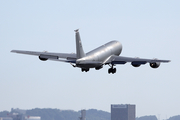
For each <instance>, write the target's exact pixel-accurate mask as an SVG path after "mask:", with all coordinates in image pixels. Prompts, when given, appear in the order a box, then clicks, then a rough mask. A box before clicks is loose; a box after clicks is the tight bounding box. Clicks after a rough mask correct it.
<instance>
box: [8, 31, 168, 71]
mask: <svg viewBox="0 0 180 120" xmlns="http://www.w3.org/2000/svg"><path fill="white" fill-rule="evenodd" d="M75 33H76V35H75V38H76V54H71V53H51V52H47V51H45V52H35V51H23V50H12V51H11V52H15V53H21V54H28V55H35V56H38V57H39V59H40V60H42V61H46V60H54V61H61V62H66V63H70V64H71V65H72V66H73V67H79V68H81V71H82V72H83V71H85V72H87V71H89V69H90V68H95V69H96V70H99V69H101V68H102V67H103V65H109V66H110V68H109V70H108V73H109V74H110V73H112V74H114V73H116V68H114V66H115V65H116V64H125V63H127V62H130V63H131V65H132V66H134V67H139V66H140V65H144V64H146V63H149V64H150V66H151V67H152V68H158V67H159V66H160V63H161V62H164V63H166V62H170V60H158V59H141V58H131V57H123V56H119V55H120V54H121V51H122V45H121V43H120V42H118V41H110V42H108V43H106V44H104V45H102V46H100V47H98V48H96V49H94V50H92V51H90V52H88V53H84V50H83V47H82V42H81V38H80V34H79V29H77V30H75Z"/></svg>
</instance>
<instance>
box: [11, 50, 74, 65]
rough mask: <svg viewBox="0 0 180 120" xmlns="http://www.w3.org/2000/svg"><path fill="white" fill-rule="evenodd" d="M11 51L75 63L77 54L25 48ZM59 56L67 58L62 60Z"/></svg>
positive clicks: (44, 58)
mask: <svg viewBox="0 0 180 120" xmlns="http://www.w3.org/2000/svg"><path fill="white" fill-rule="evenodd" d="M11 52H14V53H20V54H27V55H35V56H39V59H40V60H44V61H45V60H54V61H61V62H70V63H75V61H76V54H74V53H72V54H71V53H51V52H46V51H45V52H36V51H24V50H12V51H11ZM59 58H63V59H65V60H61V59H59Z"/></svg>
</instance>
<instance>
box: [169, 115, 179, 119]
mask: <svg viewBox="0 0 180 120" xmlns="http://www.w3.org/2000/svg"><path fill="white" fill-rule="evenodd" d="M168 120H180V115H177V116H173V117H170V118H169V119H168Z"/></svg>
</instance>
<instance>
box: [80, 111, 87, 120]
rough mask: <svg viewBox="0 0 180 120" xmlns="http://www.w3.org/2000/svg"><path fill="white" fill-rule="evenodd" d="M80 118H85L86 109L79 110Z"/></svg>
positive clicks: (83, 119)
mask: <svg viewBox="0 0 180 120" xmlns="http://www.w3.org/2000/svg"><path fill="white" fill-rule="evenodd" d="M79 118H80V120H86V110H81V117H79Z"/></svg>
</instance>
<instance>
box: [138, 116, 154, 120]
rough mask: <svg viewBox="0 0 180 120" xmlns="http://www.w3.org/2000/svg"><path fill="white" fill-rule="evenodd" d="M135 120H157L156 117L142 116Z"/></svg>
mask: <svg viewBox="0 0 180 120" xmlns="http://www.w3.org/2000/svg"><path fill="white" fill-rule="evenodd" d="M136 120H157V117H156V116H155V115H151V116H143V117H139V118H136Z"/></svg>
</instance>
